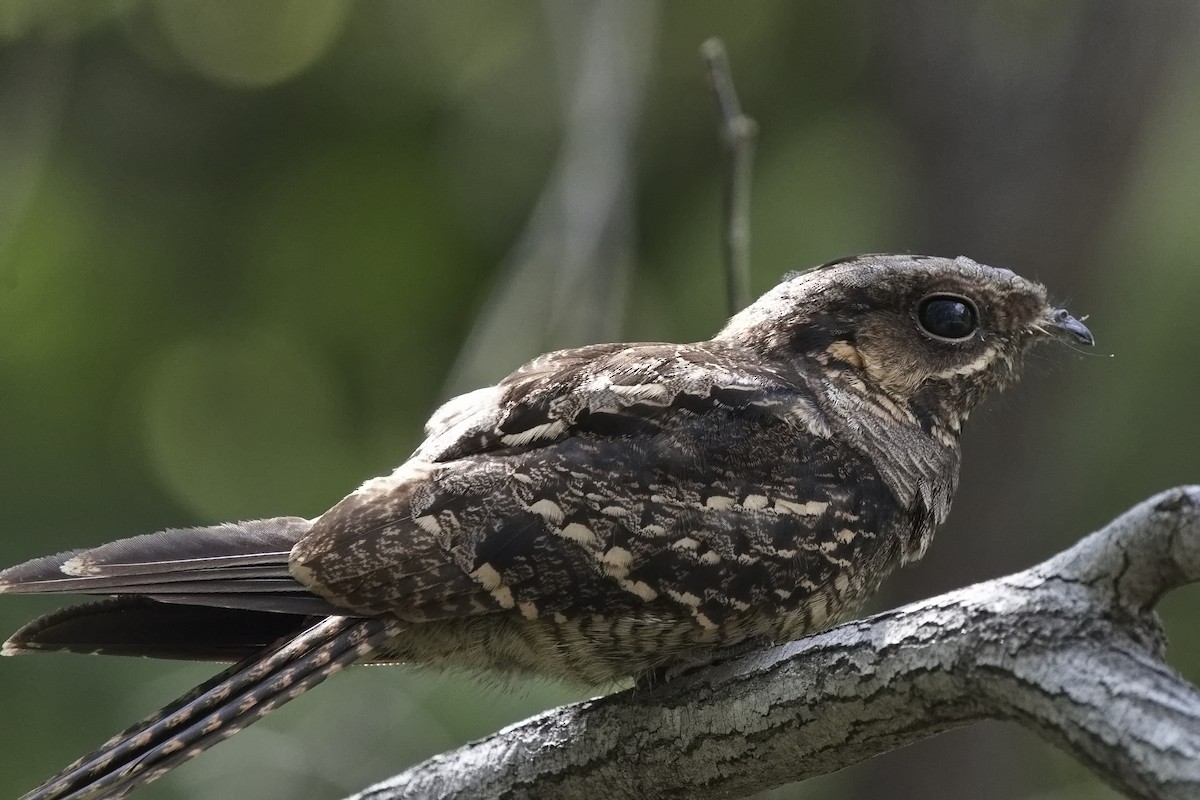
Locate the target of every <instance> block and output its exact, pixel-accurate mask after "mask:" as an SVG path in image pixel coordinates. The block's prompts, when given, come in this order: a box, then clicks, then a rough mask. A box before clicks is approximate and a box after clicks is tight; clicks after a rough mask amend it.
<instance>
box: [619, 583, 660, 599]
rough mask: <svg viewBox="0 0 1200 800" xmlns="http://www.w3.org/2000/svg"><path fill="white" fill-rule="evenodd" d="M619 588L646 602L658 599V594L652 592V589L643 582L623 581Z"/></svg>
mask: <svg viewBox="0 0 1200 800" xmlns="http://www.w3.org/2000/svg"><path fill="white" fill-rule="evenodd" d="M620 585H621V588H622V589H624V590H625V591H627V592H630V593H631V594H635V595H637V596H638V597H640V598H642V599H643V600H645V601H646V602H650V601H651V600H653V599H655V598H656V597H658V592H656V591H654V589H653V587H651V586H650V584H648V583H646V582H645V581H629V580H623V581H621V582H620Z"/></svg>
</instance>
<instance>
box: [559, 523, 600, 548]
mask: <svg viewBox="0 0 1200 800" xmlns="http://www.w3.org/2000/svg"><path fill="white" fill-rule="evenodd" d="M557 533H558V535H559V536H561V537H563V538H564V539H570V540H571V541H573V542H578V543H579V544H583V545H593V544H595V543H596V534H595V533H594V532H593V531H592V529H591V528H589V527H588V526H586V525H580V524H579V523H578V522H572V523H570V524H568V525H566V526H565V527H563V528H562V530H559V531H557Z"/></svg>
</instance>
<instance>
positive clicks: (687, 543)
mask: <svg viewBox="0 0 1200 800" xmlns="http://www.w3.org/2000/svg"><path fill="white" fill-rule="evenodd" d="M699 546H700V543H699V542H698V541H696V540H695V539H693V538H692V537H690V536H685V537H683V538H682V539H676V540H675V542H674V543H673V544H672V545H671V547H673V548H675V549H676V550H695V549H696V548H698V547H699Z"/></svg>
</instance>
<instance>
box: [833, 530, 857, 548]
mask: <svg viewBox="0 0 1200 800" xmlns="http://www.w3.org/2000/svg"><path fill="white" fill-rule="evenodd" d="M857 536H858V531H852V530H850V529H849V528H842V529H841V530H840V531H838V532H837V533H835V534H834V538H836V539H837V540H838V542H840V543H841V544H850V543H851V542H853V541H854V539H855V538H856V537H857Z"/></svg>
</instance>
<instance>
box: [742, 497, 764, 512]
mask: <svg viewBox="0 0 1200 800" xmlns="http://www.w3.org/2000/svg"><path fill="white" fill-rule="evenodd" d="M770 502H771V501H770V499H769V498H768V497H767V496H766V495H765V494H748V495H746V499H745V500H743V501H742V507H743V508H748V509H750V510H752V511H757V510H758V509H760V508H766V507H767V506H768V505H769V504H770Z"/></svg>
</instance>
